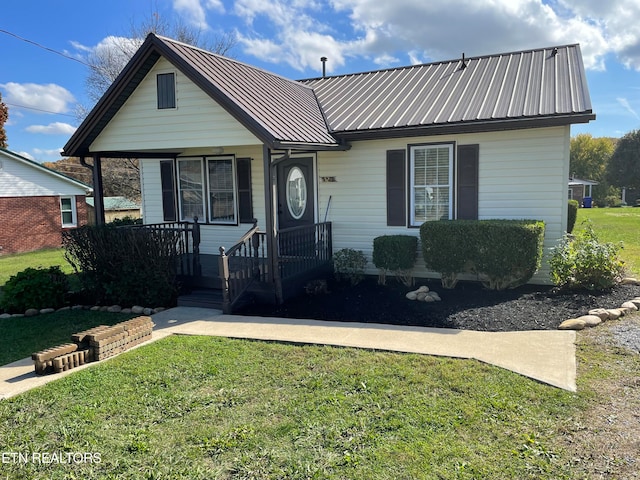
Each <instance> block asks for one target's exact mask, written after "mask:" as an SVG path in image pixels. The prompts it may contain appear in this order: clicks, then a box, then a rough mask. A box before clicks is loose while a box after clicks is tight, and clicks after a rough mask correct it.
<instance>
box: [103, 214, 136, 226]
mask: <svg viewBox="0 0 640 480" xmlns="http://www.w3.org/2000/svg"><path fill="white" fill-rule="evenodd" d="M109 225H111V226H113V227H124V226H128V225H142V219H141V218H133V217H132V216H131V215H126V216H124V217H122V218H114V219H113V220H111V221H110V222H109Z"/></svg>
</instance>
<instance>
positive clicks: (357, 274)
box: [333, 248, 367, 285]
mask: <svg viewBox="0 0 640 480" xmlns="http://www.w3.org/2000/svg"><path fill="white" fill-rule="evenodd" d="M366 266H367V257H365V256H364V253H363V252H362V250H354V249H353V248H343V249H342V250H338V251H337V252H336V253H334V254H333V269H334V271H335V275H336V279H338V280H349V282H350V283H351V285H357V284H358V283H360V282H361V281H362V279H363V278H364V268H365V267H366Z"/></svg>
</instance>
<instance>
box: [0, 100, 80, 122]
mask: <svg viewBox="0 0 640 480" xmlns="http://www.w3.org/2000/svg"><path fill="white" fill-rule="evenodd" d="M2 103H4V104H5V105H9V106H11V107H18V108H26V109H27V110H35V111H36V112H43V113H51V114H53V115H63V116H65V117H71V118H76V116H75V115H71V114H70V113H58V112H52V111H50V110H43V109H41V108H35V107H27V106H26V105H18V104H17V103H10V102H4V101H3V102H2Z"/></svg>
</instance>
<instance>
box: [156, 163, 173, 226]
mask: <svg viewBox="0 0 640 480" xmlns="http://www.w3.org/2000/svg"><path fill="white" fill-rule="evenodd" d="M160 183H161V184H162V213H163V219H164V221H165V222H175V221H176V220H177V218H176V183H175V175H174V172H173V160H163V161H161V162H160Z"/></svg>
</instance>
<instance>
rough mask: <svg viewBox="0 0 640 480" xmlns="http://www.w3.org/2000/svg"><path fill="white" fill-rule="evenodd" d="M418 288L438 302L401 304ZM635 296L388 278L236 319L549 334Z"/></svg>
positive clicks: (333, 285)
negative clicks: (423, 287)
mask: <svg viewBox="0 0 640 480" xmlns="http://www.w3.org/2000/svg"><path fill="white" fill-rule="evenodd" d="M421 285H426V286H428V287H429V289H431V290H435V291H436V292H438V294H439V295H440V297H441V298H442V301H441V302H435V303H424V302H417V301H410V300H407V299H406V298H405V294H406V293H407V292H409V291H411V290H415V289H417V288H418V287H419V286H421ZM637 296H640V287H638V286H618V287H615V288H613V289H612V290H609V291H606V292H602V293H598V292H589V291H579V292H558V291H556V290H555V289H553V288H551V287H545V286H540V285H525V286H523V287H520V288H517V289H513V290H506V291H502V292H496V291H490V290H487V289H485V288H483V287H482V285H481V284H479V283H477V282H459V283H458V285H457V286H456V288H455V289H453V290H446V289H444V288H442V285H441V284H440V281H439V280H424V279H420V280H419V281H417V282H416V286H415V287H412V288H408V287H405V286H404V285H402V284H400V283H398V282H396V281H395V280H394V279H393V278H391V279H388V280H387V285H386V286H381V285H378V284H377V282H376V279H375V278H367V279H365V280H364V281H363V282H362V283H360V284H358V285H356V286H355V287H352V286H350V285H349V284H347V283H338V282H335V281H332V280H329V282H328V293H321V294H316V295H308V294H302V295H300V296H298V297H296V298H293V299H291V300H289V301H288V302H286V303H285V304H284V305H280V306H269V305H257V304H253V305H249V306H247V307H245V308H243V309H242V310H241V311H239V312H237V313H239V314H243V315H260V316H271V317H285V318H311V319H316V320H335V321H341V322H364V323H384V324H394V325H414V326H423V327H437V328H455V329H465V330H482V331H518V330H554V329H556V328H557V327H558V325H559V324H560V323H561V322H563V321H564V320H567V319H569V318H574V317H577V316H580V315H584V314H586V313H587V312H588V311H589V310H590V309H592V308H600V307H602V308H617V307H619V306H620V305H622V303H624V302H626V301H627V300H630V299H632V298H635V297H637Z"/></svg>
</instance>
